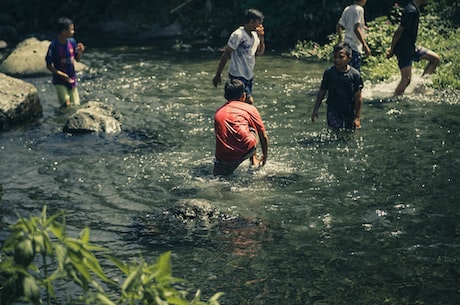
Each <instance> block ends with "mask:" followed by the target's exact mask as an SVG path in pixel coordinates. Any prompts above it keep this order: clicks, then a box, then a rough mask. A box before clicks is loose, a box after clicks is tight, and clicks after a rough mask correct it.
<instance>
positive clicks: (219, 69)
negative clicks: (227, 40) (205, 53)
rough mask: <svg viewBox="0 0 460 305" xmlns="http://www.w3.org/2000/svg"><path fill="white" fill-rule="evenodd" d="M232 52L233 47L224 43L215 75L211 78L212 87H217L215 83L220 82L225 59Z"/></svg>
mask: <svg viewBox="0 0 460 305" xmlns="http://www.w3.org/2000/svg"><path fill="white" fill-rule="evenodd" d="M232 52H233V49H232V48H230V47H229V46H228V45H226V46H225V49H224V52H223V53H222V56H221V57H220V61H219V65H218V66H217V71H216V75H215V76H214V78H213V79H212V83H213V84H214V87H217V85H219V84H220V83H221V82H222V71H224V68H225V65H226V64H227V61H228V60H229V59H230V57H231V56H232Z"/></svg>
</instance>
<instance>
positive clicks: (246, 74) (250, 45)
mask: <svg viewBox="0 0 460 305" xmlns="http://www.w3.org/2000/svg"><path fill="white" fill-rule="evenodd" d="M244 18H245V21H244V25H243V26H240V27H238V28H237V29H236V30H235V31H233V33H232V34H231V35H230V38H229V39H228V42H227V45H226V46H225V48H224V52H223V54H222V56H221V58H220V61H219V65H218V67H217V71H216V75H215V76H214V78H213V80H212V83H213V84H214V86H215V87H217V85H219V84H220V83H221V82H222V71H223V70H224V68H225V65H226V64H227V61H228V60H229V59H230V64H229V67H228V74H229V78H230V79H239V80H241V81H242V82H243V84H244V85H245V90H246V96H247V102H248V103H250V104H252V103H253V102H254V100H253V97H252V95H251V94H252V83H253V78H254V66H255V64H256V58H255V57H256V55H262V54H263V53H264V52H265V42H264V34H265V32H264V27H263V25H262V23H263V21H264V15H263V14H262V13H261V12H260V11H258V10H256V9H249V10H247V11H246V12H245V15H244Z"/></svg>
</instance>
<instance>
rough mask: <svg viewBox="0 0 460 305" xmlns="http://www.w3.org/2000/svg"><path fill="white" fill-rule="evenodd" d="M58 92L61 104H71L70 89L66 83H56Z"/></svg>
mask: <svg viewBox="0 0 460 305" xmlns="http://www.w3.org/2000/svg"><path fill="white" fill-rule="evenodd" d="M54 87H55V88H56V93H57V97H58V101H59V104H60V105H61V106H63V107H65V106H67V107H69V106H70V94H69V90H68V89H67V87H66V86H64V85H55V86H54Z"/></svg>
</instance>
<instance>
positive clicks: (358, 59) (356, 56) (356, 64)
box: [349, 50, 363, 72]
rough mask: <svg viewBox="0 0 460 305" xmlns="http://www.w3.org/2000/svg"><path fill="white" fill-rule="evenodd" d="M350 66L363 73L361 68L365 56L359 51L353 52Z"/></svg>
mask: <svg viewBox="0 0 460 305" xmlns="http://www.w3.org/2000/svg"><path fill="white" fill-rule="evenodd" d="M349 65H350V66H352V67H353V68H355V69H356V70H358V71H359V72H361V66H362V65H363V55H362V54H361V53H359V52H358V51H355V50H351V60H350V62H349Z"/></svg>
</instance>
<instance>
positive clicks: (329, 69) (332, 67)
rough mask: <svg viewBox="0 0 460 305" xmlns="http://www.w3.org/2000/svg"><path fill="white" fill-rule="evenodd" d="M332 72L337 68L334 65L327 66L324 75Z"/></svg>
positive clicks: (335, 71)
mask: <svg viewBox="0 0 460 305" xmlns="http://www.w3.org/2000/svg"><path fill="white" fill-rule="evenodd" d="M332 73H337V68H336V67H335V66H334V65H332V66H330V67H328V68H327V69H326V70H325V71H324V75H327V74H332Z"/></svg>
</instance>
